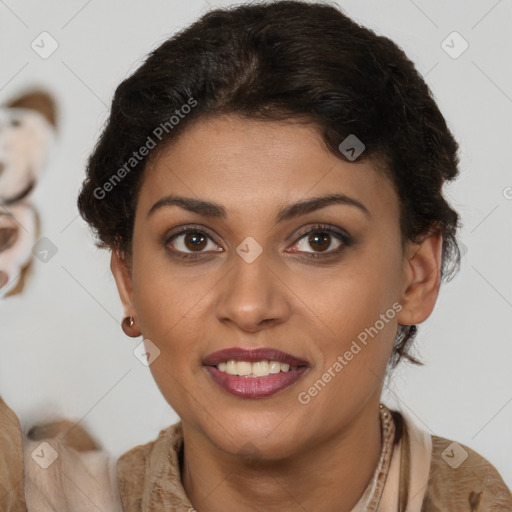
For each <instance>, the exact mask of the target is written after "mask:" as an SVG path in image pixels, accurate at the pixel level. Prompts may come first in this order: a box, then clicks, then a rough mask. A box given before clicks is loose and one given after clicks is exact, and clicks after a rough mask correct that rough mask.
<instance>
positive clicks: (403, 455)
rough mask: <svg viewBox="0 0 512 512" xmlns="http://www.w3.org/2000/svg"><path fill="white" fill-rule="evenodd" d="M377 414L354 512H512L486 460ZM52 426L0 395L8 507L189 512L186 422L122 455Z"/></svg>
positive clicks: (511, 498)
mask: <svg viewBox="0 0 512 512" xmlns="http://www.w3.org/2000/svg"><path fill="white" fill-rule="evenodd" d="M380 412H381V432H382V439H383V443H382V452H381V455H380V459H379V462H378V464H377V467H376V468H375V471H374V474H373V477H372V479H371V481H370V483H369V484H368V486H367V488H366V490H365V492H364V493H363V495H362V496H361V498H360V500H359V502H358V504H357V505H356V506H355V507H354V508H353V510H352V512H362V511H367V512H440V511H443V512H445V511H449V512H483V511H485V512H491V511H493V512H497V511H503V512H505V511H507V512H510V511H512V494H511V493H510V490H509V489H508V488H507V486H506V485H505V483H504V482H503V480H502V478H501V476H500V475H499V473H498V471H497V470H496V469H495V468H494V467H493V466H492V465H491V464H490V463H489V462H488V461H487V460H486V459H484V458H483V457H482V456H480V455H479V454H478V453H476V452H474V451H473V450H471V449H470V448H468V447H467V446H465V445H461V444H459V443H455V442H453V441H450V440H448V439H445V438H442V437H438V436H435V435H430V434H428V433H426V432H424V431H422V430H421V429H420V428H418V427H417V426H416V425H415V424H414V422H413V421H412V420H411V419H410V418H409V417H408V416H407V415H405V414H404V413H403V412H399V411H390V410H389V409H388V408H387V407H385V406H384V405H382V406H381V409H380ZM53 427H54V428H45V429H39V430H38V429H35V430H34V429H32V430H31V439H29V438H28V437H27V436H26V435H25V434H24V433H22V432H21V429H20V425H19V420H18V418H17V416H16V414H15V413H14V412H13V411H12V410H11V409H10V408H9V407H8V406H7V405H6V404H5V402H4V401H3V400H2V398H1V397H0V510H1V511H2V512H4V511H5V512H26V511H27V509H28V510H30V512H50V511H51V512H54V511H58V512H60V511H62V512H68V511H73V512H85V511H95V512H96V511H98V510H102V511H103V512H122V511H124V512H136V511H137V512H142V511H143V512H156V511H158V512H161V511H163V510H165V511H169V512H191V511H192V510H193V508H192V505H191V503H190V502H189V500H188V497H187V495H186V493H185V490H184V489H183V486H182V484H181V479H180V465H181V461H182V457H183V430H182V425H181V422H178V423H175V424H174V425H171V426H170V427H168V428H166V429H164V430H161V431H160V433H159V435H158V437H157V439H155V440H154V441H151V442H150V443H146V444H144V445H139V446H136V447H134V448H132V449H131V450H129V451H128V452H126V453H124V454H123V455H122V456H121V457H120V458H119V459H118V460H115V459H113V458H111V457H109V456H108V454H107V452H105V451H102V450H99V449H94V448H98V447H97V446H96V445H95V443H94V441H93V440H92V438H91V437H90V436H89V434H88V433H87V432H86V431H85V430H84V429H82V428H81V427H74V426H73V423H71V422H66V421H64V422H60V423H59V424H55V425H54V426H53ZM71 427H73V430H72V431H70V428H71ZM91 448H92V449H91ZM44 466H46V467H44Z"/></svg>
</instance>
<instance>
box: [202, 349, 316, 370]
mask: <svg viewBox="0 0 512 512" xmlns="http://www.w3.org/2000/svg"><path fill="white" fill-rule="evenodd" d="M230 360H234V361H248V362H251V363H252V362H255V361H279V362H280V363H287V364H289V365H290V366H291V367H294V366H308V364H309V363H308V362H307V361H306V360H304V359H300V358H298V357H295V356H292V355H291V354H287V353H286V352H281V350H277V349H275V348H270V347H262V348H255V349H251V350H249V349H245V348H241V347H231V348H225V349H222V350H217V351H216V352H212V353H211V354H209V355H207V356H206V357H205V358H204V360H203V365H204V366H216V365H217V364H219V363H224V362H226V361H230Z"/></svg>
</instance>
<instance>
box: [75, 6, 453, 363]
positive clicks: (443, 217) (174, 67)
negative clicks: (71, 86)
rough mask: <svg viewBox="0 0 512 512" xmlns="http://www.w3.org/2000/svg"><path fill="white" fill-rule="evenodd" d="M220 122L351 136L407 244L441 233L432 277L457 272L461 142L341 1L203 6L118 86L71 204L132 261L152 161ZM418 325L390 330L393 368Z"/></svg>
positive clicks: (327, 137) (394, 54) (404, 61)
mask: <svg viewBox="0 0 512 512" xmlns="http://www.w3.org/2000/svg"><path fill="white" fill-rule="evenodd" d="M191 105H194V108H192V107H191ZM221 114H235V115H240V116H245V117H248V118H254V119H259V120H268V121H276V120H296V121H301V120H302V121H304V122H309V123H313V124H314V125H315V126H316V127H317V128H318V129H319V131H320V133H321V134H322V137H323V140H324V142H325V144H326V147H327V149H328V150H329V151H331V152H332V153H333V154H334V155H336V156H337V157H338V158H342V159H346V158H347V157H346V156H345V155H344V154H342V152H341V151H340V149H339V145H340V143H341V142H342V141H343V140H344V139H345V138H346V137H347V136H349V135H351V134H355V135H356V136H357V137H358V138H359V139H360V140H361V141H363V143H364V145H365V150H364V152H363V153H362V154H361V155H360V156H359V158H358V160H363V159H366V158H371V159H372V161H373V162H375V163H376V164H377V165H378V167H379V169H382V172H383V173H385V174H386V175H387V177H388V178H390V179H391V182H392V183H393V184H394V186H395V188H396V191H397V194H398V197H399V201H400V227H401V233H402V245H403V244H404V242H405V241H406V240H407V239H409V240H412V241H414V242H418V241H420V240H421V239H422V238H423V237H424V236H426V235H427V234H429V233H433V232H434V233H439V232H441V233H442V236H443V248H442V251H443V254H442V268H441V278H442V279H444V280H449V279H451V278H452V277H453V275H454V274H455V272H456V271H458V269H459V268H460V252H459V248H458V245H457V240H456V231H457V228H458V227H459V224H460V220H459V216H458V214H457V213H456V212H455V211H454V210H453V209H452V208H451V207H450V205H449V204H448V203H447V201H446V200H445V198H444V197H443V193H442V186H443V183H444V182H445V181H446V180H453V179H454V178H455V177H456V176H457V175H458V164H459V159H458V155H457V151H458V144H457V142H456V141H455V139H454V137H453V135H452V134H451V132H450V130H449V129H448V127H447V124H446V122H445V119H444V117H443V116H442V114H441V112H440V111H439V109H438V107H437V105H436V102H435V100H434V98H433V94H432V93H431V91H430V89H429V87H428V86H427V85H426V83H425V81H424V80H423V78H422V77H421V75H420V74H419V73H418V71H417V70H416V68H415V66H414V64H413V63H412V62H411V61H410V60H409V59H408V58H407V56H406V55H405V53H404V52H403V50H402V49H401V48H399V47H398V46H397V45H396V44H395V43H393V42H392V41H391V40H390V39H388V38H386V37H383V36H379V35H377V34H375V32H373V31H372V30H369V29H367V28H365V27H362V26H360V25H358V24H357V23H355V22H354V21H352V20H351V19H350V18H348V17H347V16H346V15H345V14H344V13H343V12H341V11H340V10H339V8H338V7H334V6H330V5H327V4H325V3H309V2H308V3H306V2H303V1H288V0H287V1H275V2H270V3H269V2H259V3H251V4H246V5H238V6H234V7H230V8H222V9H215V10H211V11H209V12H207V13H206V14H204V15H203V16H202V17H201V18H200V19H199V20H197V21H196V22H194V23H193V24H192V25H190V26H189V27H187V28H185V29H183V30H181V31H180V32H178V33H177V34H175V35H174V36H173V37H171V38H170V39H168V40H166V41H165V42H164V43H163V44H161V45H160V46H159V47H158V48H156V49H154V50H153V51H152V52H151V53H150V54H149V55H148V56H147V58H146V60H145V61H144V63H143V64H142V65H141V66H140V67H139V68H138V69H137V70H136V71H135V72H134V73H133V74H132V75H131V76H129V77H128V78H127V79H125V80H124V81H123V82H122V83H121V84H120V85H119V86H118V87H117V89H116V91H115V94H114V97H113V100H112V105H111V109H110V118H109V119H108V121H107V124H106V126H105V127H104V130H103V133H102V134H101V136H100V138H99V140H98V142H97V144H96V146H95V148H94V150H93V152H92V154H91V155H90V157H89V160H88V163H87V176H86V179H85V181H84V183H83V186H82V189H81V191H80V195H79V198H78V208H79V211H80V214H81V216H82V217H83V218H84V219H85V220H86V221H87V222H88V223H89V224H90V226H91V227H92V229H93V231H94V233H95V235H96V244H97V245H98V247H107V248H110V249H112V250H113V249H116V250H120V251H122V252H124V253H125V254H127V255H129V254H131V241H132V230H133V224H134V212H135V206H136V201H137V196H138V191H139V189H140V186H141V183H142V181H143V176H144V169H145V168H146V167H147V163H148V162H149V160H150V159H154V158H157V156H158V154H159V152H160V151H161V150H162V149H163V148H166V147H169V145H170V144H172V143H173V142H175V141H176V140H177V138H178V136H179V134H180V133H182V132H183V130H185V129H186V128H187V127H190V126H191V124H192V123H194V122H196V121H197V120H201V119H205V118H207V117H211V116H217V115H221ZM173 119H174V120H173ZM155 139H157V140H155ZM149 141H152V145H151V146H150V143H149ZM155 146H156V147H155ZM153 147H155V149H150V150H146V151H143V150H142V148H153ZM138 150H140V152H138ZM139 153H140V154H139ZM134 155H136V157H137V158H136V159H135V156H134ZM141 155H142V156H141ZM127 162H130V168H128V166H127ZM107 192H108V193H107ZM416 331H417V330H416V326H414V325H412V326H403V325H400V326H399V329H398V332H397V337H396V340H395V345H394V349H393V353H392V356H391V359H390V366H391V367H392V368H394V367H395V366H396V365H397V364H398V362H399V361H400V360H401V359H402V357H405V358H406V359H408V360H409V361H410V362H412V363H414V364H418V365H422V364H423V363H422V362H420V361H419V360H417V359H416V358H414V357H413V356H412V355H410V354H409V353H408V352H409V348H410V345H411V342H412V341H413V339H414V337H415V335H416Z"/></svg>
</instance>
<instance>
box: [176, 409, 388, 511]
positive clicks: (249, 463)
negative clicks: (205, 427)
mask: <svg viewBox="0 0 512 512" xmlns="http://www.w3.org/2000/svg"><path fill="white" fill-rule="evenodd" d="M183 434H184V461H183V468H182V474H181V480H182V484H183V488H184V489H185V492H186V494H187V496H188V498H189V500H190V502H191V504H192V505H193V506H194V508H196V509H197V510H198V511H200V512H224V511H225V510H233V509H236V510H237V511H240V512H246V511H247V512H249V511H254V510H266V511H269V512H278V511H279V512H282V510H292V509H294V507H295V508H296V509H297V510H315V512H332V511H333V510H336V511H337V512H350V511H351V510H352V509H353V507H354V506H355V505H356V504H357V502H358V501H359V499H360V497H361V496H362V494H363V493H364V491H365V489H366V487H367V486H368V484H369V482H370V480H371V478H372V476H373V473H374V471H375V468H376V466H377V464H378V461H379V458H380V453H381V450H382V439H381V425H380V414H379V402H378V400H369V401H368V403H367V404H365V407H364V408H363V409H362V410H361V411H360V412H359V413H358V414H357V416H356V417H354V418H353V419H352V421H351V424H350V425H348V426H347V427H345V428H343V429H340V430H339V431H338V432H336V433H335V434H334V435H332V436H330V437H328V438H325V439H322V440H321V441H320V442H318V443H315V444H314V445H312V446H310V447H309V448H308V449H304V450H301V451H300V452H299V453H296V454H294V455H293V456H290V457H288V458H286V459H280V460H275V459H273V460H265V459H252V460H251V459H250V458H248V459H244V460H243V459H241V458H240V457H236V456H233V455H229V454H228V455H226V453H225V451H222V450H220V449H219V448H218V447H217V446H215V445H213V443H211V442H210V441H209V440H208V439H207V438H205V437H204V436H203V435H201V434H200V433H199V432H198V431H197V430H195V429H188V428H187V427H186V425H185V424H184V425H183Z"/></svg>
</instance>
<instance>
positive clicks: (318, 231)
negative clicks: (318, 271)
mask: <svg viewBox="0 0 512 512" xmlns="http://www.w3.org/2000/svg"><path fill="white" fill-rule="evenodd" d="M336 242H337V245H336ZM333 243H334V244H335V245H334V247H331V245H332V244H333ZM351 244H352V239H351V238H350V236H349V235H348V234H346V233H345V232H342V231H338V230H337V229H333V228H331V227H329V226H322V225H318V226H314V228H313V229H310V230H309V231H307V232H306V233H303V234H302V236H300V238H299V239H298V241H297V242H295V244H294V246H293V247H294V248H293V249H292V251H291V252H293V253H301V252H303V253H306V254H308V256H309V257H312V258H320V257H323V256H325V257H328V256H334V255H336V254H338V253H340V252H342V251H343V250H344V249H345V248H346V247H349V246H350V245H351ZM308 247H309V248H312V249H313V250H312V251H311V250H307V248H308ZM329 248H330V250H328V249H329Z"/></svg>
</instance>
